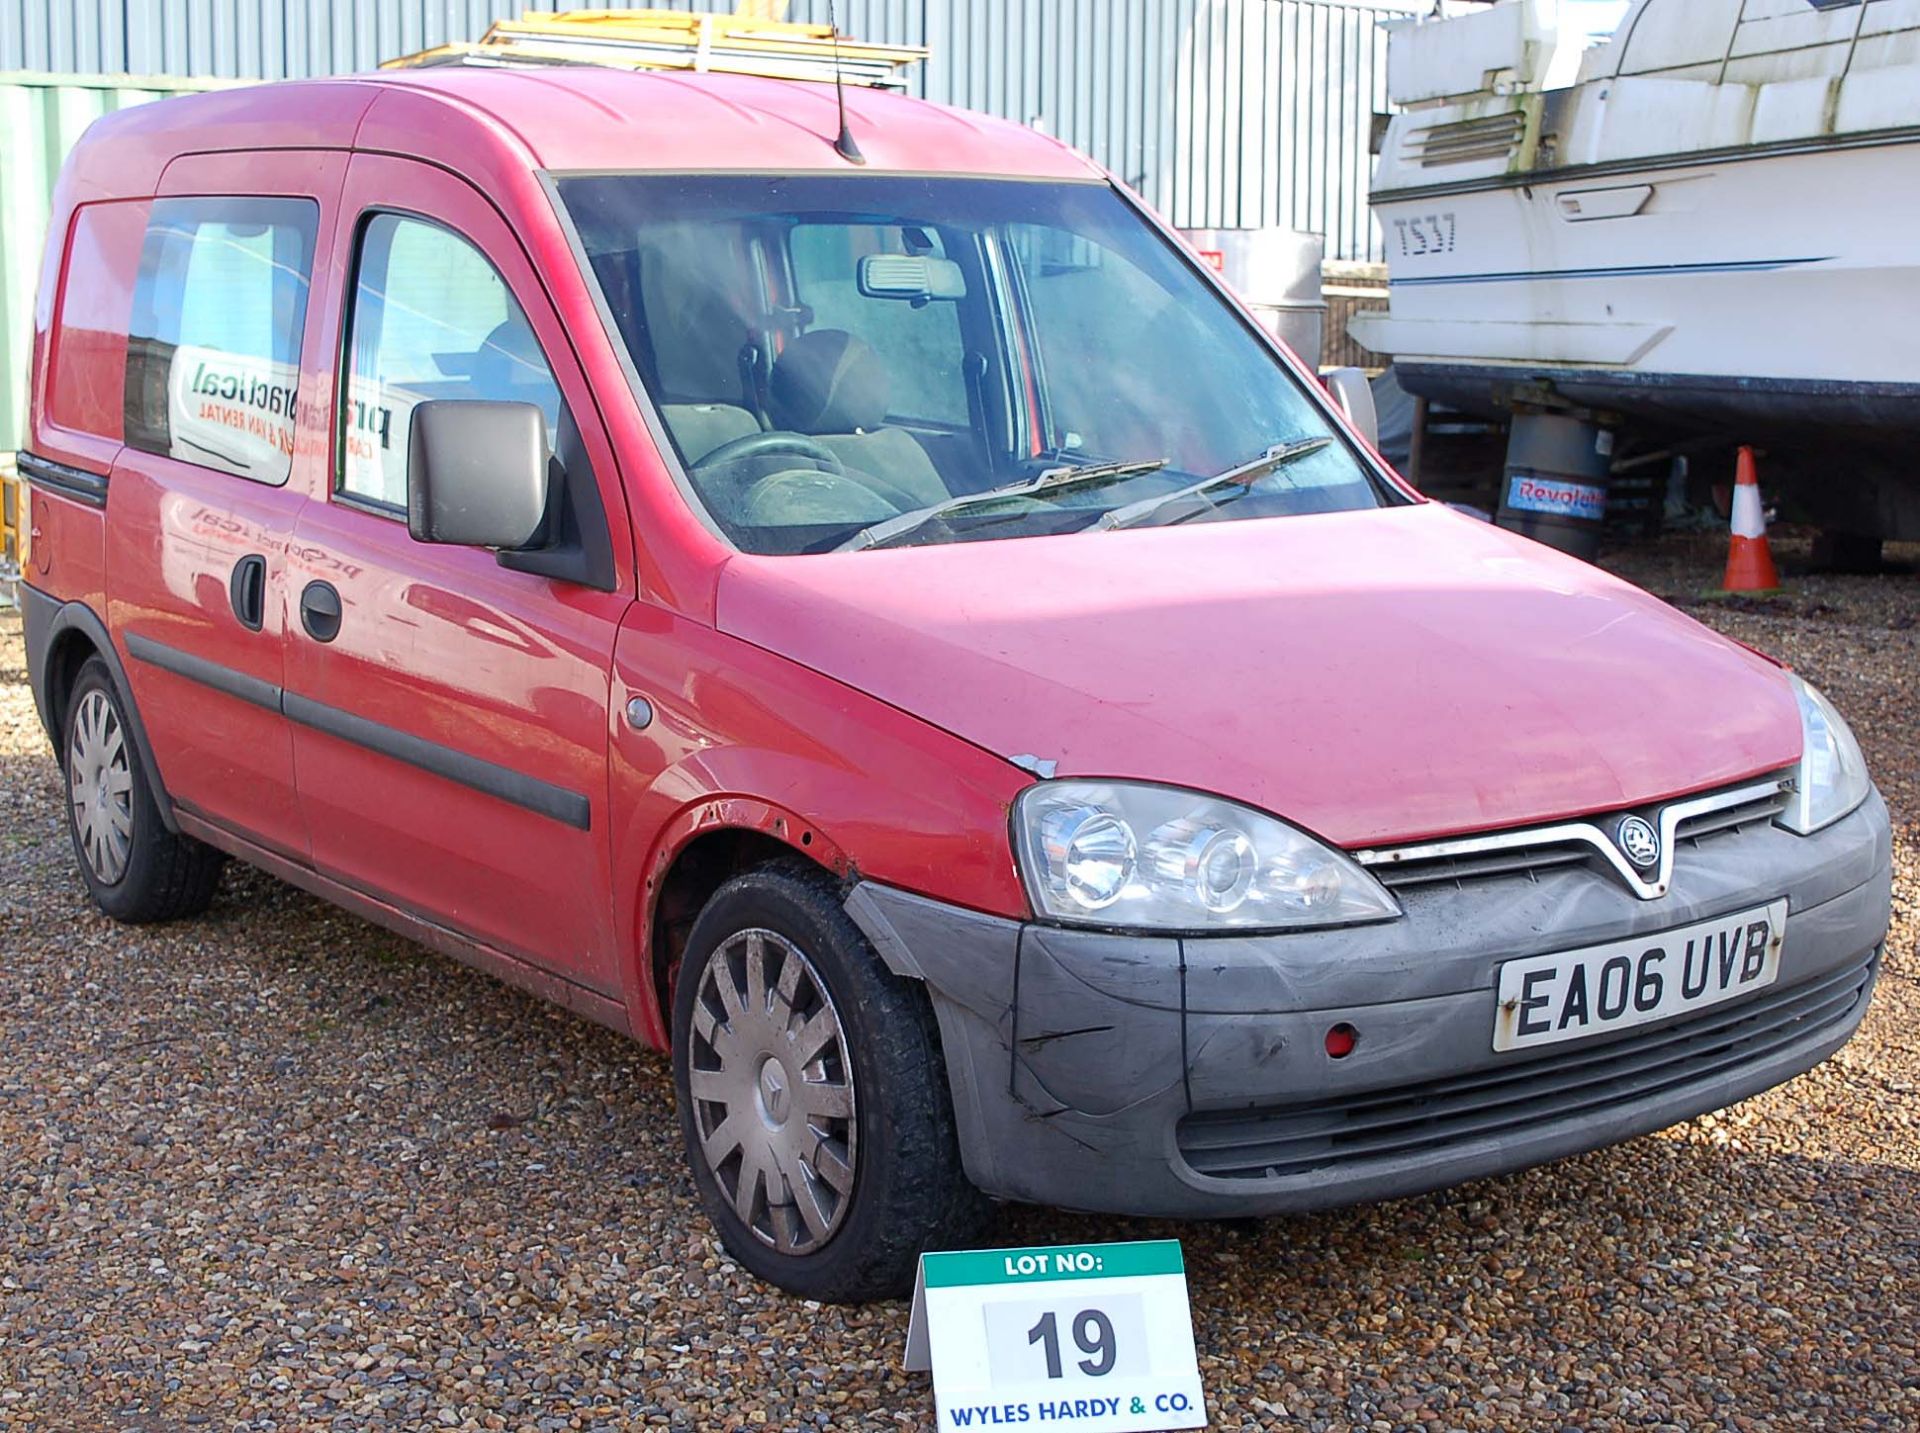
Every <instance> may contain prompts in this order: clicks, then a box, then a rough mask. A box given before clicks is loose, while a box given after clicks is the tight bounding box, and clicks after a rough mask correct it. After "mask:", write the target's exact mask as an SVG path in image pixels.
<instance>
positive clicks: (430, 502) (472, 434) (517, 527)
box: [407, 399, 549, 552]
mask: <svg viewBox="0 0 1920 1433" xmlns="http://www.w3.org/2000/svg"><path fill="white" fill-rule="evenodd" d="M548 460H549V454H548V451H547V420H546V417H545V416H544V415H543V414H542V413H541V412H540V410H539V409H538V408H537V407H535V406H534V405H533V404H531V403H492V402H481V401H474V400H461V399H429V400H428V401H427V402H425V403H420V404H417V405H415V407H414V410H413V431H412V432H411V434H410V435H409V436H408V439H407V474H408V479H407V531H408V532H409V533H411V534H412V535H413V539H414V541H415V542H445V543H458V544H461V545H464V546H468V547H495V548H501V549H503V550H505V551H509V552H511V551H513V550H515V549H517V548H523V547H527V546H529V545H530V544H532V543H533V542H534V540H535V539H536V538H538V537H539V535H540V527H541V524H542V523H544V522H545V521H546V518H547V466H548Z"/></svg>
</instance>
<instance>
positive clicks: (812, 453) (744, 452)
mask: <svg viewBox="0 0 1920 1433" xmlns="http://www.w3.org/2000/svg"><path fill="white" fill-rule="evenodd" d="M777 453H791V454H793V455H794V456H796V457H801V458H811V459H813V461H814V462H816V463H822V464H824V465H825V466H826V469H827V471H828V472H832V473H844V472H846V468H845V466H844V465H842V463H841V462H840V459H839V457H838V455H836V454H835V453H834V451H833V449H831V448H829V447H828V446H827V445H826V444H825V443H818V442H815V441H814V440H813V439H812V438H809V437H807V435H806V434H804V433H782V432H773V433H749V434H747V436H746V437H744V438H735V439H734V440H733V441H732V442H731V443H722V444H721V445H720V446H719V447H717V448H715V449H714V450H713V451H712V452H711V453H709V454H707V455H706V457H704V458H702V459H700V461H699V462H697V463H695V464H694V465H693V466H694V467H695V468H717V467H721V466H722V465H724V464H727V463H738V462H740V461H742V460H743V459H746V458H768V457H772V456H774V455H775V454H777Z"/></svg>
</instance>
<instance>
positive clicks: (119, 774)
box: [62, 657, 224, 922]
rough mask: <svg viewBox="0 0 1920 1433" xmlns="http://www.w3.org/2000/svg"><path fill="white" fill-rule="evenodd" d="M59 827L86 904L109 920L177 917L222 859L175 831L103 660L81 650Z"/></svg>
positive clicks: (204, 892)
mask: <svg viewBox="0 0 1920 1433" xmlns="http://www.w3.org/2000/svg"><path fill="white" fill-rule="evenodd" d="M65 735H66V740H65V742H64V744H63V750H62V758H63V762H64V765H65V767H66V772H65V774H66V788H67V831H68V834H69V835H71V836H72V838H73V853H74V855H75V856H76V857H77V858H78V860H79V862H80V874H81V876H82V878H83V879H84V880H85V881H86V883H87V890H88V892H89V893H90V894H91V895H92V896H93V900H94V904H96V905H98V906H99V907H100V909H101V910H103V911H105V912H106V913H107V914H108V915H110V916H112V917H113V918H114V919H115V920H122V921H129V922H142V921H163V920H176V919H178V918H180V917H182V916H191V915H198V914H199V913H200V912H202V911H204V910H205V909H206V908H207V906H208V905H209V904H210V903H211V902H212V900H213V893H214V891H215V890H216V889H217V888H218V886H219V884H220V868H221V865H222V864H223V861H224V858H223V857H222V856H221V854H220V853H219V852H218V851H215V850H214V849H213V848H212V847H210V846H205V845H202V844H201V843H200V842H198V841H195V840H193V839H191V838H190V837H186V836H176V835H174V834H173V833H172V832H170V831H168V830H167V828H166V826H165V824H164V823H162V821H161V820H160V809H159V807H158V806H157V805H155V803H154V797H153V792H152V791H151V790H150V789H149V787H148V785H147V778H146V773H145V772H144V771H142V770H141V767H140V758H139V753H138V752H137V751H136V750H135V749H134V745H133V738H132V736H131V735H130V734H129V733H128V730H127V718H126V712H125V710H124V708H123V707H122V706H121V702H120V694H119V693H118V692H117V691H116V690H115V689H114V685H113V676H112V674H111V673H110V672H109V671H108V670H107V664H106V663H105V662H103V661H101V660H100V658H98V657H90V658H88V659H87V661H86V662H85V663H84V664H83V665H82V666H81V668H80V674H79V676H77V677H76V678H75V679H74V683H73V690H72V692H71V693H69V694H68V697H67V713H66V733H65Z"/></svg>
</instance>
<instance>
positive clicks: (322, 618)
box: [300, 582, 340, 642]
mask: <svg viewBox="0 0 1920 1433" xmlns="http://www.w3.org/2000/svg"><path fill="white" fill-rule="evenodd" d="M300 625H301V626H302V627H305V628H306V629H307V635H308V636H309V637H311V638H313V640H314V641H316V642H331V641H332V640H333V639H334V638H335V637H338V636H339V635H340V594H339V593H338V592H336V591H334V589H333V584H332V583H330V582H309V583H308V584H307V585H306V587H305V588H304V589H303V590H302V591H301V593H300Z"/></svg>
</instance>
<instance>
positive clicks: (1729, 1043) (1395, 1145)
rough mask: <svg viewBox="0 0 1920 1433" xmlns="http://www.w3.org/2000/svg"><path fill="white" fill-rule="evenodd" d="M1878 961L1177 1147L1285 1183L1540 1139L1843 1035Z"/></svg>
mask: <svg viewBox="0 0 1920 1433" xmlns="http://www.w3.org/2000/svg"><path fill="white" fill-rule="evenodd" d="M1877 960H1878V955H1877V953H1876V954H1874V955H1870V956H1868V957H1867V958H1866V959H1865V960H1863V961H1860V962H1858V963H1856V964H1854V965H1851V966H1849V967H1847V968H1846V969H1844V970H1841V971H1837V972H1835V973H1833V974H1830V975H1825V976H1821V977H1820V978H1818V979H1816V980H1812V981H1809V982H1807V983H1805V984H1803V985H1798V986H1794V987H1792V988H1790V989H1785V990H1778V989H1776V990H1770V991H1768V992H1766V993H1765V994H1764V995H1760V996H1755V997H1753V998H1750V999H1746V1000H1741V1001H1737V1002H1735V1003H1733V1004H1732V1005H1728V1006H1719V1007H1716V1008H1713V1009H1710V1010H1704V1011H1702V1012H1700V1013H1699V1014H1697V1015H1693V1016H1689V1017H1687V1018H1685V1019H1682V1020H1678V1021H1675V1022H1674V1023H1673V1024H1671V1025H1665V1026H1661V1027H1658V1028H1655V1029H1651V1030H1641V1031H1635V1032H1632V1033H1630V1034H1627V1035H1624V1036H1622V1037H1621V1038H1618V1039H1615V1040H1611V1041H1609V1042H1607V1043H1606V1044H1604V1045H1597V1046H1582V1045H1579V1044H1568V1045H1562V1046H1560V1047H1559V1048H1558V1049H1557V1050H1554V1051H1550V1052H1546V1053H1543V1054H1540V1055H1536V1056H1533V1057H1532V1058H1530V1059H1528V1060H1525V1061H1523V1062H1518V1063H1511V1064H1501V1065H1499V1066H1496V1067H1494V1068H1492V1069H1488V1070H1481V1071H1479V1072H1477V1073H1474V1074H1471V1075H1459V1076H1454V1077H1451V1078H1448V1079H1440V1080H1429V1081H1427V1082H1426V1083H1424V1084H1420V1085H1410V1086H1405V1087H1402V1088H1400V1089H1396V1090H1384V1091H1379V1092H1376V1093H1373V1094H1363V1095H1355V1096H1353V1097H1352V1098H1351V1099H1346V1100H1340V1101H1336V1102H1332V1103H1324V1104H1317V1105H1298V1106H1278V1107H1271V1108H1267V1109H1261V1110H1239V1111H1229V1112H1219V1113H1207V1114H1197V1115H1189V1116H1187V1118H1185V1119H1184V1120H1182V1121H1181V1122H1180V1126H1179V1129H1178V1131H1177V1135H1176V1138H1177V1141H1178V1144H1179V1148H1180V1152H1181V1155H1182V1156H1183V1157H1184V1158H1185V1159H1186V1161H1187V1163H1188V1165H1190V1166H1191V1167H1192V1168H1193V1170H1194V1171H1195V1172H1196V1173H1198V1174H1204V1175H1210V1176H1212V1177H1213V1178H1216V1179H1287V1178H1292V1177H1296V1176H1299V1175H1304V1174H1309V1173H1312V1172H1314V1171H1319V1170H1327V1169H1350V1168H1355V1167H1357V1166H1364V1165H1366V1164H1368V1163H1370V1162H1373V1161H1378V1160H1393V1159H1404V1158H1405V1157H1407V1156H1409V1155H1418V1154H1420V1153H1421V1152H1422V1151H1436V1150H1439V1149H1441V1148H1442V1147H1444V1146H1446V1145H1450V1144H1458V1143H1461V1142H1463V1141H1467V1140H1479V1139H1489V1138H1496V1137H1498V1136H1500V1135H1503V1134H1513V1133H1521V1132H1526V1133H1537V1132H1538V1131H1539V1129H1540V1128H1541V1126H1543V1125H1545V1124H1549V1123H1556V1122H1565V1121H1568V1120H1575V1119H1591V1118H1593V1117H1595V1116H1596V1115H1599V1114H1602V1113H1604V1112H1606V1111H1607V1110H1610V1109H1614V1108H1617V1107H1619V1106H1622V1105H1628V1104H1633V1103H1636V1102H1638V1101H1641V1100H1645V1099H1649V1098H1651V1097H1653V1096H1656V1095H1659V1094H1662V1093H1664V1092H1666V1091H1669V1090H1673V1089H1677V1088H1679V1087H1680V1086H1683V1085H1688V1084H1692V1083H1693V1082H1695V1081H1698V1080H1704V1079H1706V1078H1708V1077H1709V1076H1712V1075H1716V1074H1720V1073H1723V1072H1725V1071H1728V1070H1733V1069H1737V1068H1739V1067H1740V1066H1742V1065H1746V1064H1751V1063H1753V1062H1755V1061H1759V1060H1764V1059H1765V1058H1767V1057H1768V1056H1769V1055H1771V1054H1773V1053H1774V1052H1775V1051H1777V1050H1781V1049H1784V1048H1785V1047H1786V1046H1788V1045H1791V1044H1793V1043H1794V1042H1795V1041H1798V1040H1803V1039H1806V1038H1807V1037H1809V1036H1812V1035H1816V1034H1819V1033H1821V1032H1823V1031H1829V1030H1835V1029H1838V1028H1839V1027H1841V1026H1842V1025H1843V1024H1844V1023H1845V1022H1846V1021H1847V1020H1848V1019H1849V1018H1850V1017H1852V1015H1853V1014H1854V1012H1855V1010H1856V1009H1857V1007H1858V1006H1859V1004H1860V1001H1861V1000H1862V998H1864V996H1865V994H1866V991H1867V989H1868V987H1869V986H1870V985H1871V984H1872V983H1873V976H1874V969H1875V965H1876V962H1877ZM1489 1019H1491V1013H1489ZM1357 1172H1358V1171H1357Z"/></svg>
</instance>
